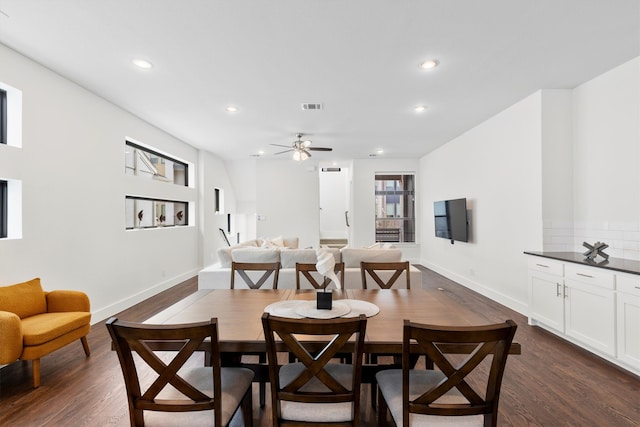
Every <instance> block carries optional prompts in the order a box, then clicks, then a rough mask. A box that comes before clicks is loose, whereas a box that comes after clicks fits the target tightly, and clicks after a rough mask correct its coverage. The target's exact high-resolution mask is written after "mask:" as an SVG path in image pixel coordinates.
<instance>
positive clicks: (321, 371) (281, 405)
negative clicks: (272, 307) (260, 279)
mask: <svg viewBox="0 0 640 427" xmlns="http://www.w3.org/2000/svg"><path fill="white" fill-rule="evenodd" d="M262 325H263V328H264V335H265V341H266V344H267V354H268V359H269V378H270V382H271V408H272V420H273V425H274V426H286V425H305V426H313V425H330V426H332V427H339V426H359V425H360V383H361V378H362V354H363V345H364V338H365V330H366V325H367V319H366V317H365V315H364V314H361V315H360V316H359V317H357V318H355V317H354V318H338V319H306V318H304V319H290V318H283V317H275V316H271V315H269V314H268V313H264V314H263V316H262ZM276 337H277V338H276ZM276 339H277V341H276ZM278 351H289V352H291V353H293V354H294V356H295V358H296V360H298V361H297V362H293V363H284V364H280V363H279V359H278ZM345 351H350V352H351V353H352V360H353V363H352V364H346V363H338V362H336V361H335V360H332V359H334V358H335V357H336V355H337V354H338V353H344V352H345Z"/></svg>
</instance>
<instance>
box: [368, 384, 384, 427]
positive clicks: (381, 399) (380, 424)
mask: <svg viewBox="0 0 640 427" xmlns="http://www.w3.org/2000/svg"><path fill="white" fill-rule="evenodd" d="M371 387H372V388H373V384H372V385H371ZM377 389H378V387H376V390H377ZM372 392H373V390H372ZM377 394H378V427H384V426H386V425H387V412H388V409H387V402H386V401H385V400H384V396H382V393H380V390H377Z"/></svg>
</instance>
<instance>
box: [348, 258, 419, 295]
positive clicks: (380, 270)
mask: <svg viewBox="0 0 640 427" xmlns="http://www.w3.org/2000/svg"><path fill="white" fill-rule="evenodd" d="M409 271H410V264H409V261H398V262H365V261H362V262H360V274H361V276H362V289H367V274H368V275H369V276H371V278H372V279H373V280H374V281H375V282H376V283H377V284H378V286H380V288H381V289H390V288H391V287H393V285H394V284H395V283H396V282H397V280H398V279H399V278H400V276H402V273H405V278H406V282H405V283H406V287H407V289H411V275H410V274H409ZM381 275H382V276H381Z"/></svg>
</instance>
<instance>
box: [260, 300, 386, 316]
mask: <svg viewBox="0 0 640 427" xmlns="http://www.w3.org/2000/svg"><path fill="white" fill-rule="evenodd" d="M316 304H317V303H316V301H315V300H312V301H307V300H304V301H303V300H285V301H278V302H274V303H273V304H269V305H268V306H266V307H265V308H264V311H265V312H267V313H269V314H271V315H273V316H280V317H288V318H290V319H303V318H305V317H309V318H311V319H333V318H336V317H358V316H359V315H360V314H364V315H365V316H367V317H372V316H375V315H376V314H378V313H379V312H380V308H379V307H378V306H377V305H375V304H373V303H370V302H368V301H362V300H357V299H340V300H334V301H333V302H332V305H331V310H318V309H317V308H316Z"/></svg>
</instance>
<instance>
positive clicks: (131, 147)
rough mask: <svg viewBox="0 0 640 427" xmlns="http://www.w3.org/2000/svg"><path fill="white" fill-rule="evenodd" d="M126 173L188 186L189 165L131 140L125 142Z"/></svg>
mask: <svg viewBox="0 0 640 427" xmlns="http://www.w3.org/2000/svg"><path fill="white" fill-rule="evenodd" d="M124 152H125V166H124V168H125V173H127V174H130V175H137V176H140V177H145V178H149V179H154V180H157V181H162V182H169V183H173V184H176V185H182V186H185V187H186V186H188V185H189V182H188V176H189V174H188V171H189V165H187V164H186V163H185V162H181V161H179V160H176V159H173V158H171V157H169V156H166V155H164V154H160V153H158V152H156V151H153V150H151V149H149V148H145V147H142V146H141V145H138V144H135V143H133V142H131V141H126V142H125V150H124Z"/></svg>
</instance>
